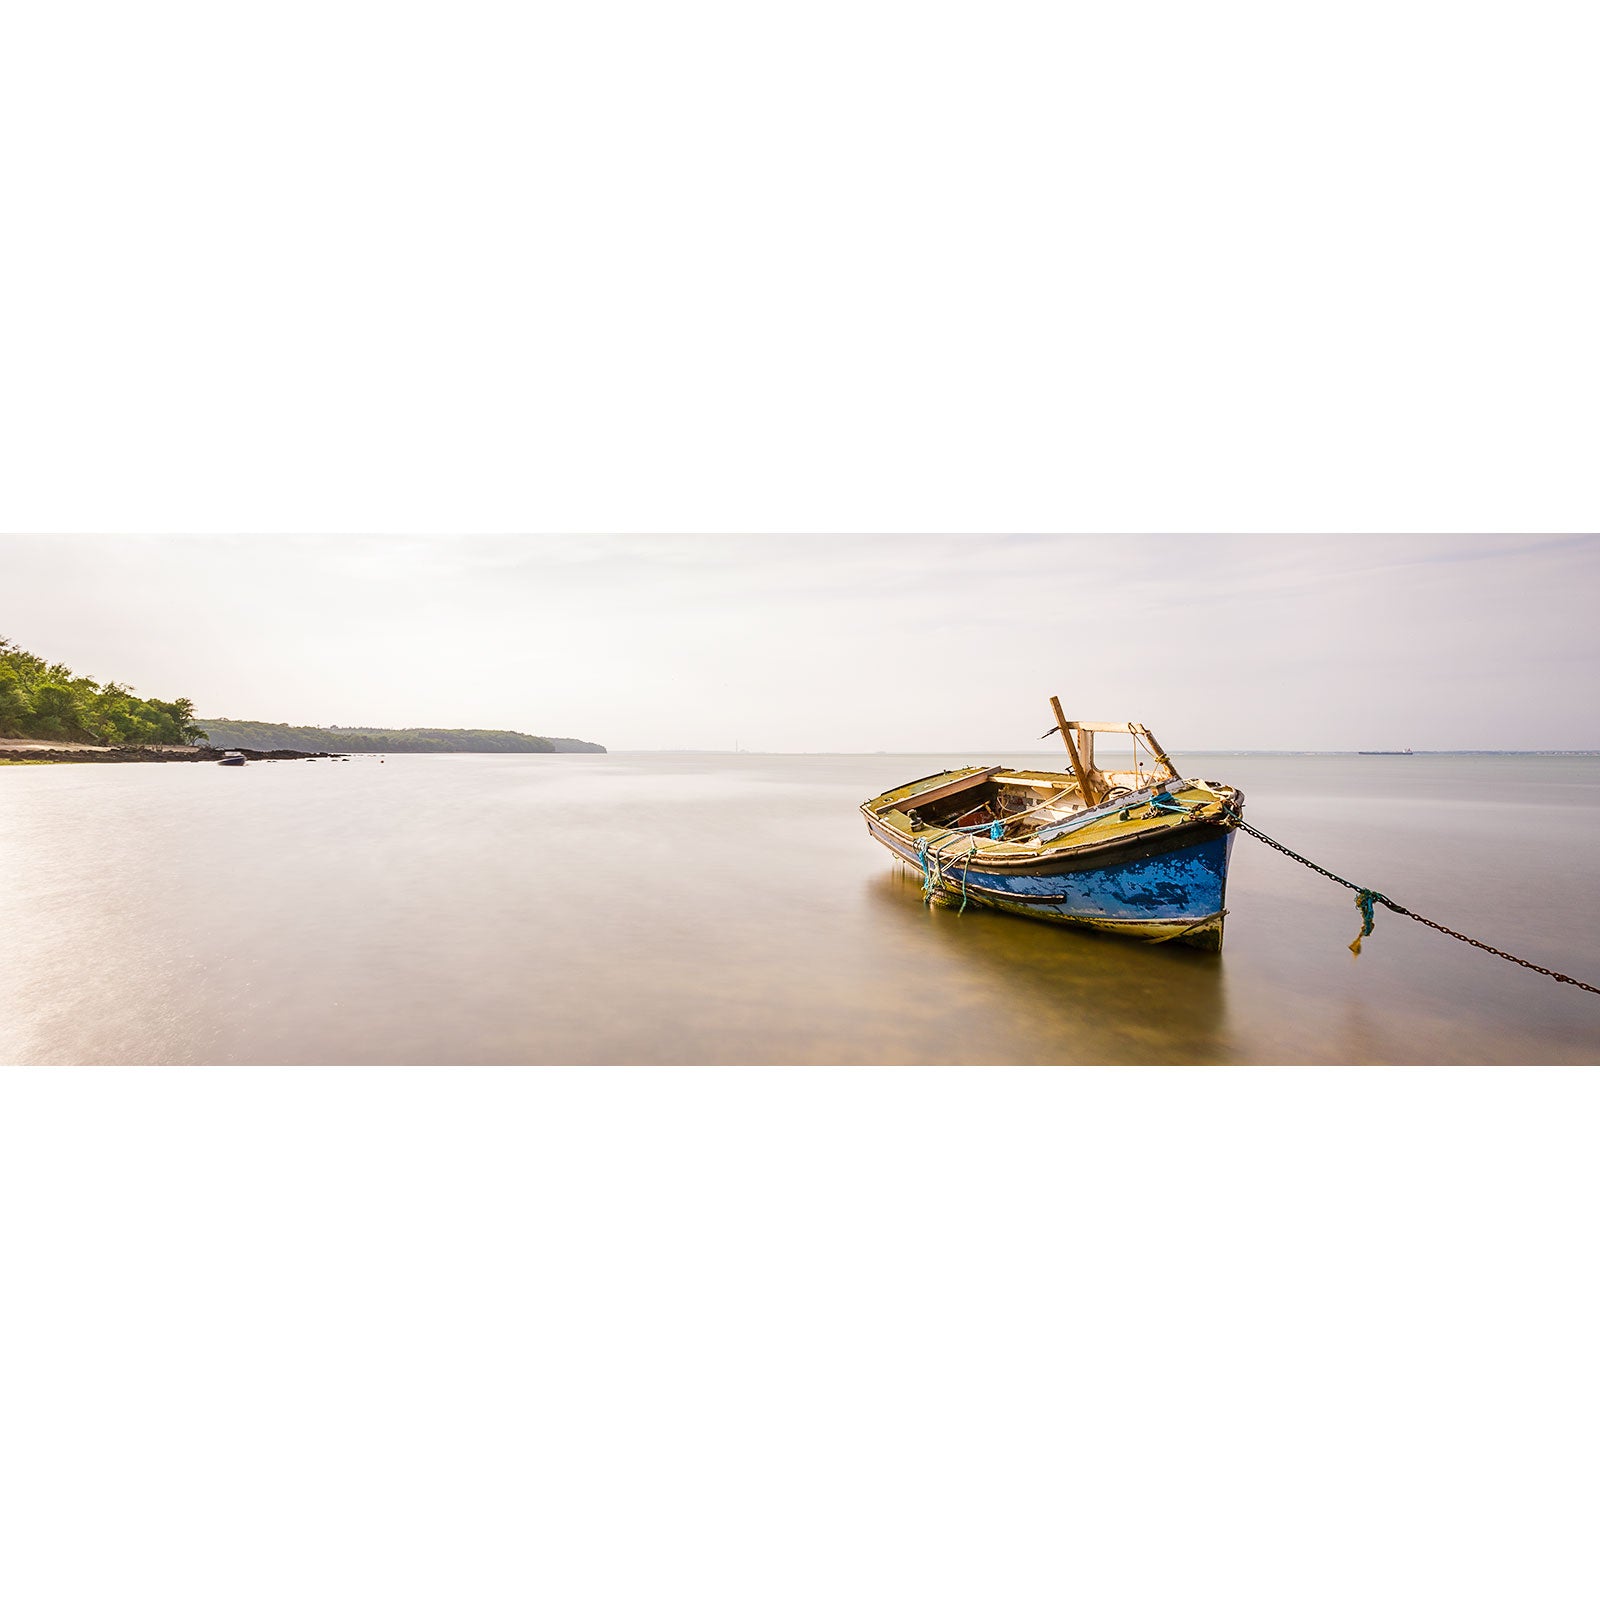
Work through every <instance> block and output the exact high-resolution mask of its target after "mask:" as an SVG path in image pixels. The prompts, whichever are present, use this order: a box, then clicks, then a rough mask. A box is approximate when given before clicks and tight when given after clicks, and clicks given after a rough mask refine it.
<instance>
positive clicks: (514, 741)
mask: <svg viewBox="0 0 1600 1600" xmlns="http://www.w3.org/2000/svg"><path fill="white" fill-rule="evenodd" d="M0 739H32V740H39V741H55V742H59V743H61V744H64V745H65V744H85V745H108V746H109V745H158V744H172V745H204V744H206V743H207V742H209V743H210V744H212V745H213V746H227V747H228V748H231V749H240V750H299V751H305V752H308V753H309V752H312V751H331V752H334V753H336V754H349V755H355V754H359V753H363V752H366V753H371V754H377V755H382V754H386V753H389V752H391V751H392V752H395V753H399V752H405V751H418V752H429V751H438V752H443V751H451V750H505V751H531V752H534V753H536V754H542V755H548V754H552V753H555V752H560V751H586V752H592V753H595V754H603V753H604V751H605V746H604V745H601V744H590V743H588V742H587V741H586V740H583V739H556V738H550V737H547V736H542V735H539V734H532V733H512V732H510V731H509V730H505V729H498V728H338V727H328V728H303V727H295V726H292V725H290V724H289V723H286V722H236V721H231V720H228V719H225V718H212V717H207V718H203V719H196V717H195V714H194V702H193V701H192V700H188V699H180V700H146V699H142V698H140V696H138V695H136V694H135V693H134V692H133V690H132V689H130V688H128V686H127V685H126V684H121V683H105V684H102V683H99V682H97V681H96V680H95V679H93V678H86V677H82V676H80V675H79V674H77V673H75V672H73V670H72V669H71V668H70V667H68V666H66V665H65V664H63V663H62V662H59V661H57V662H47V661H46V660H45V659H44V657H43V656H36V655H32V654H30V653H29V652H28V651H26V650H23V649H21V648H20V647H18V646H16V645H14V644H12V643H11V641H10V640H9V639H0Z"/></svg>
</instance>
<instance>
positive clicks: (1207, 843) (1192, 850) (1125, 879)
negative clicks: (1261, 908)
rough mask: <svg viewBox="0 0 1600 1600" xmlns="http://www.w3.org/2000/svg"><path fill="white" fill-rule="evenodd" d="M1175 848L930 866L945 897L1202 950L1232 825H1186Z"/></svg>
mask: <svg viewBox="0 0 1600 1600" xmlns="http://www.w3.org/2000/svg"><path fill="white" fill-rule="evenodd" d="M869 826H870V827H871V831H872V833H873V835H874V837H876V838H877V839H878V840H879V841H880V842H881V843H883V844H885V845H887V846H888V847H889V848H890V849H891V850H892V851H894V853H895V854H896V855H897V856H898V857H900V859H901V860H903V861H905V862H906V863H907V864H908V865H910V866H912V867H915V868H916V869H917V870H918V871H919V872H925V871H926V870H927V867H926V863H925V862H924V860H923V859H922V858H921V857H919V856H918V854H917V852H916V851H915V850H912V849H910V848H909V847H908V845H907V843H906V841H904V840H903V839H901V838H900V837H899V836H898V835H896V834H895V833H894V832H893V831H892V830H890V829H888V828H884V827H882V826H881V825H877V824H869ZM1185 834H1186V835H1187V838H1186V839H1185V838H1183V837H1181V836H1180V838H1179V839H1176V840H1174V841H1173V845H1174V847H1173V848H1171V849H1162V850H1160V851H1159V853H1150V852H1148V851H1145V852H1143V853H1140V854H1137V855H1133V856H1125V857H1123V858H1122V859H1102V860H1101V861H1099V862H1096V861H1093V860H1090V861H1085V862H1083V863H1082V864H1081V865H1078V864H1073V865H1070V866H1069V865H1067V864H1066V863H1061V864H1060V865H1059V866H1056V865H1053V864H1049V863H1046V864H1044V865H1043V866H1041V867H1040V868H1037V869H1034V870H1030V871H1027V872H1017V873H1004V874H1003V873H994V872H983V871H977V870H971V871H965V872H964V871H963V865H964V864H963V863H957V864H955V865H953V866H952V865H948V864H947V865H944V866H943V867H941V868H939V869H937V870H936V872H935V873H934V877H933V883H934V887H935V888H936V889H937V890H938V892H940V893H941V894H942V895H943V896H944V897H946V898H953V899H955V900H956V901H958V902H959V901H960V900H961V899H962V897H963V894H964V895H965V898H966V900H967V902H968V903H969V904H974V905H980V906H988V907H990V908H991V909H993V910H996V911H1010V912H1014V913H1017V914H1019V915H1021V916H1027V917H1038V918H1041V919H1043V920H1045V921H1049V922H1058V923H1067V924H1072V925H1074V926H1077V927H1082V928H1092V929H1095V930H1096V931H1099V932H1103V933H1119V934H1125V935H1132V936H1133V937H1135V938H1142V939H1146V940H1151V941H1155V942H1165V941H1167V940H1181V941H1183V942H1184V943H1186V944H1191V945H1196V946H1198V947H1200V948H1202V949H1209V950H1219V949H1221V947H1222V920H1223V917H1224V916H1225V915H1226V904H1225V901H1226V894H1227V882H1228V858H1229V856H1230V854H1231V852H1232V850H1233V830H1232V829H1231V828H1230V829H1227V830H1222V829H1214V828H1207V829H1205V830H1204V831H1203V832H1201V833H1200V834H1199V836H1198V837H1196V836H1195V834H1194V833H1192V832H1189V831H1188V830H1185Z"/></svg>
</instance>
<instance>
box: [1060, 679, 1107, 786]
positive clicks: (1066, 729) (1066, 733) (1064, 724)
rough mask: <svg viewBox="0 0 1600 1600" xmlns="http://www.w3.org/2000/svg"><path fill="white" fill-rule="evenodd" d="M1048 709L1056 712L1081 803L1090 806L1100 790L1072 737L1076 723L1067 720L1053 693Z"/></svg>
mask: <svg viewBox="0 0 1600 1600" xmlns="http://www.w3.org/2000/svg"><path fill="white" fill-rule="evenodd" d="M1050 709H1051V710H1052V711H1053V712H1055V714H1056V726H1057V727H1058V728H1059V729H1060V730H1061V738H1062V741H1063V743H1065V745H1066V747H1067V755H1068V757H1069V758H1070V759H1071V761H1072V775H1073V776H1074V777H1075V778H1076V779H1077V780H1078V793H1079V794H1081V795H1082V796H1083V803H1084V804H1085V805H1086V806H1092V805H1094V804H1095V803H1096V802H1097V801H1098V800H1099V798H1100V791H1099V786H1098V785H1097V784H1096V783H1095V781H1094V777H1093V775H1092V773H1091V772H1090V770H1089V768H1088V767H1087V766H1085V765H1084V760H1083V754H1082V752H1081V751H1080V750H1079V749H1078V745H1077V741H1076V740H1075V739H1074V738H1073V737H1072V734H1073V730H1074V729H1075V728H1076V727H1077V724H1076V723H1075V722H1068V721H1067V719H1066V716H1065V714H1064V713H1063V712H1062V710H1061V702H1060V700H1059V699H1057V698H1056V696H1055V695H1051V696H1050Z"/></svg>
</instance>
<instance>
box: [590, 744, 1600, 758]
mask: <svg viewBox="0 0 1600 1600" xmlns="http://www.w3.org/2000/svg"><path fill="white" fill-rule="evenodd" d="M973 750H987V751H989V752H990V753H991V754H995V755H1009V756H1040V757H1044V756H1060V757H1062V758H1064V757H1065V752H1064V751H1062V750H1045V751H1032V750H999V749H996V748H995V747H994V746H992V745H963V746H960V747H957V748H953V749H949V750H761V749H755V748H747V747H745V746H740V747H739V748H738V749H737V750H730V749H729V748H728V747H727V746H726V745H638V746H633V747H625V746H620V745H619V746H613V747H610V749H609V750H608V753H609V754H611V755H616V756H621V755H628V756H735V755H737V756H951V755H965V754H968V753H969V752H971V751H973ZM1123 753H1124V752H1122V751H1110V752H1102V754H1112V755H1121V754H1123ZM1126 753H1127V754H1128V755H1130V756H1131V755H1132V752H1131V751H1128V752H1126ZM1169 753H1171V754H1175V755H1180V756H1361V755H1368V756H1373V755H1391V756H1400V755H1412V756H1600V749H1579V748H1573V747H1558V746H1555V745H1539V746H1532V745H1530V746H1527V747H1520V746H1504V747H1501V748H1499V749H1493V750H1491V749H1469V748H1461V749H1448V748H1439V749H1433V750H1425V749H1421V748H1414V749H1411V750H1355V749H1322V750H1314V749H1309V748H1306V747H1304V746H1301V747H1293V748H1292V747H1290V746H1287V745H1286V746H1282V747H1268V746H1259V747H1255V748H1250V749H1246V748H1244V747H1242V746H1237V747H1229V748H1226V749H1220V748H1219V749H1215V750H1202V749H1198V748H1196V749H1191V750H1177V751H1173V752H1169Z"/></svg>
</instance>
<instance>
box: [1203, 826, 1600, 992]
mask: <svg viewBox="0 0 1600 1600" xmlns="http://www.w3.org/2000/svg"><path fill="white" fill-rule="evenodd" d="M1223 812H1224V814H1225V815H1226V816H1227V817H1228V818H1230V819H1231V820H1232V822H1233V825H1234V826H1235V827H1236V828H1239V829H1241V830H1242V831H1243V832H1245V833H1248V834H1249V835H1250V836H1251V837H1252V838H1254V839H1259V840H1260V841H1261V842H1262V844H1270V845H1271V846H1272V848H1273V849H1274V850H1281V851H1282V852H1283V853H1284V855H1286V856H1288V857H1289V859H1290V860H1291V861H1298V862H1299V863H1300V865H1301V866H1303V867H1310V868H1311V870H1312V871H1313V872H1320V873H1321V874H1322V876H1323V877H1324V878H1332V879H1333V881H1334V882H1335V883H1340V884H1343V885H1344V887H1345V888H1346V889H1354V890H1355V895H1356V904H1357V905H1358V906H1359V907H1360V908H1361V932H1360V933H1358V934H1357V935H1356V936H1355V940H1354V942H1353V943H1352V944H1351V946H1350V948H1351V949H1352V950H1353V951H1354V952H1355V953H1356V954H1357V955H1360V954H1361V941H1362V940H1363V939H1364V938H1365V937H1366V936H1367V935H1368V934H1369V933H1371V932H1372V908H1373V906H1374V905H1380V906H1388V908H1389V909H1390V910H1391V911H1395V912H1398V913H1399V914H1400V915H1401V916H1402V917H1410V918H1411V920H1412V921H1413V922H1420V923H1421V924H1422V925H1423V926H1424V927H1426V928H1433V929H1435V930H1436V931H1437V932H1439V933H1447V934H1449V935H1450V937H1451V938H1452V939H1459V940H1460V941H1461V942H1462V944H1470V945H1471V946H1472V947H1473V948H1474V949H1475V950H1487V951H1488V952H1489V954H1490V955H1492V956H1499V957H1500V959H1501V960H1502V961H1509V962H1511V963H1513V965H1515V966H1519V967H1526V968H1527V969H1528V971H1529V972H1537V973H1541V974H1542V975H1543V976H1544V977H1546V978H1554V979H1555V981H1556V982H1557V983H1570V984H1572V985H1573V987H1574V988H1577V989H1583V990H1585V991H1587V992H1588V993H1589V994H1600V988H1597V987H1596V986H1595V985H1594V984H1592V983H1585V982H1584V981H1583V980H1582V979H1581V978H1571V977H1568V976H1567V974H1566V973H1564V972H1555V971H1552V969H1551V968H1549V967H1541V966H1540V965H1539V964H1538V962H1536V961H1524V960H1523V959H1522V957H1521V956H1514V955H1512V954H1511V952H1510V951H1509V950H1499V949H1496V948H1495V946H1494V945H1492V944H1485V943H1484V942H1483V940H1482V939H1474V938H1473V937H1472V936H1471V935H1470V934H1466V933H1457V932H1456V930H1455V929H1454V928H1447V927H1445V925H1444V924H1443V923H1442V922H1435V921H1434V920H1433V919H1432V918H1431V917H1425V916H1423V915H1422V914H1421V912H1418V911H1409V910H1407V909H1406V907H1405V906H1402V905H1396V904H1395V902H1394V901H1393V900H1391V899H1390V898H1389V897H1388V895H1386V894H1379V893H1378V892H1377V890H1375V889H1363V888H1362V887H1361V886H1360V885H1359V884H1355V883H1352V882H1351V881H1350V880H1349V879H1348V878H1341V877H1340V876H1339V874H1338V873H1337V872H1329V871H1328V869H1327V868H1326V867H1319V866H1318V865H1317V863H1316V862H1315V861H1311V860H1308V859H1307V858H1306V857H1305V856H1303V855H1301V854H1300V852H1299V851H1298V850H1291V849H1290V848H1289V847H1288V845H1286V844H1279V843H1278V841H1277V840H1276V839H1274V838H1271V837H1270V836H1269V835H1267V834H1265V833H1263V832H1262V831H1261V830H1260V829H1259V828H1257V827H1253V826H1251V824H1250V823H1248V822H1246V821H1245V820H1244V818H1243V817H1241V816H1240V815H1239V813H1238V812H1237V811H1235V810H1233V809H1232V807H1230V806H1224V807H1223Z"/></svg>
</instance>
